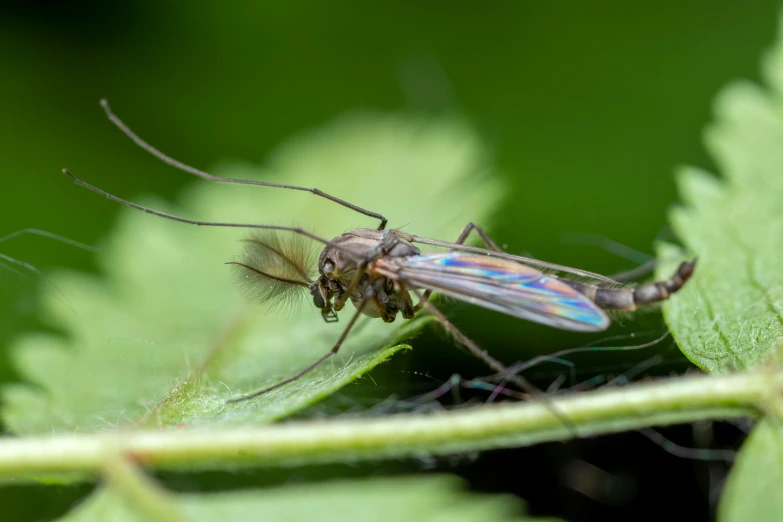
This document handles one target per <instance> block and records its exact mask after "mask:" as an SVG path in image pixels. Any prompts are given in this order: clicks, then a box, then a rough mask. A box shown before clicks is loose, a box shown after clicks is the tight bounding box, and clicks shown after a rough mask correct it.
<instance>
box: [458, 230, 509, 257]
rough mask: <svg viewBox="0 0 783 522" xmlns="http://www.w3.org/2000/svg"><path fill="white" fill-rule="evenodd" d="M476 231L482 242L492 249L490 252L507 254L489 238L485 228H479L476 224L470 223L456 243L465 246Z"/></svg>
mask: <svg viewBox="0 0 783 522" xmlns="http://www.w3.org/2000/svg"><path fill="white" fill-rule="evenodd" d="M473 230H475V231H476V233H477V234H478V235H479V237H480V238H481V240H482V241H483V242H484V243H485V244H486V245H487V246H488V247H489V248H490V250H494V251H495V252H500V253H502V254H505V252H504V251H503V249H501V248H500V247H499V246H497V245H496V244H495V242H494V241H492V239H491V238H490V237H489V234H487V233H486V232H485V231H484V229H483V228H481V227H480V226H478V225H477V224H475V223H472V222H471V223H468V225H467V226H466V227H465V229H464V230H463V231H462V233H461V234H460V235H459V237H458V238H457V240H456V241H455V243H456V244H458V245H464V244H465V240H467V239H468V236H469V235H470V232H471V231H473Z"/></svg>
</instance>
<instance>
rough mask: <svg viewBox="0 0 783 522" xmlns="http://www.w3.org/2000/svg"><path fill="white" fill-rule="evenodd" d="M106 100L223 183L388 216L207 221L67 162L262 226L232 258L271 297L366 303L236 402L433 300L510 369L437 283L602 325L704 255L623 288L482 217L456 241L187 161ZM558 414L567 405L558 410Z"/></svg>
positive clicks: (504, 306)
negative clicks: (344, 223)
mask: <svg viewBox="0 0 783 522" xmlns="http://www.w3.org/2000/svg"><path fill="white" fill-rule="evenodd" d="M101 105H102V106H103V108H104V110H105V111H106V115H107V116H108V118H109V119H110V120H111V121H112V122H113V123H114V124H115V125H116V126H117V127H118V128H119V129H120V130H122V131H123V132H124V133H125V134H126V135H127V136H128V137H130V138H131V139H132V140H133V141H134V142H135V143H136V144H137V145H139V146H140V147H142V148H143V149H145V150H146V151H147V152H149V153H151V154H152V155H153V156H155V157H157V158H158V159H160V160H162V161H164V162H165V163H167V164H169V165H172V166H174V167H176V168H178V169H180V170H183V171H185V172H187V173H190V174H193V175H196V176H199V177H201V178H204V179H208V180H211V181H217V182H221V183H239V184H246V185H260V186H265V187H276V188H285V189H291V190H301V191H307V192H311V193H313V194H315V195H317V196H320V197H322V198H326V199H329V200H331V201H334V202H335V203H338V204H340V205H342V206H344V207H347V208H350V209H352V210H354V211H356V212H358V213H360V214H364V215H365V216H369V217H372V218H375V219H377V220H379V221H380V223H379V224H378V227H377V228H374V229H373V228H357V229H356V230H353V231H351V232H348V233H345V234H341V235H339V236H338V237H336V238H334V239H332V240H328V239H325V238H322V237H319V236H317V235H315V234H312V233H310V232H308V231H306V230H304V229H302V228H298V227H285V226H274V225H259V224H247V223H222V222H210V221H198V220H192V219H186V218H183V217H179V216H175V215H171V214H166V213H163V212H159V211H157V210H153V209H150V208H146V207H143V206H141V205H137V204H135V203H132V202H130V201H126V200H124V199H120V198H118V197H117V196H114V195H112V194H109V193H108V192H106V191H104V190H101V189H99V188H97V187H95V186H93V185H90V184H88V183H86V182H84V181H82V180H80V179H78V178H76V177H75V176H74V175H73V174H71V173H70V172H69V171H68V170H67V169H63V172H64V173H66V174H67V175H68V176H70V177H71V179H72V180H73V181H74V182H75V183H76V184H78V185H81V186H82V187H85V188H88V189H90V190H92V191H93V192H96V193H98V194H101V195H103V196H105V197H107V198H109V199H111V200H113V201H116V202H118V203H122V204H123V205H127V206H129V207H133V208H136V209H138V210H142V211H144V212H147V213H149V214H153V215H156V216H160V217H163V218H166V219H172V220H175V221H181V222H183V223H189V224H192V225H200V226H213V227H240V228H252V229H260V231H259V232H257V233H255V234H254V235H253V236H251V237H250V238H248V239H246V240H245V241H246V248H245V251H244V254H243V257H242V260H241V261H239V262H230V263H229V264H232V265H234V267H235V269H236V270H237V272H238V276H239V279H240V281H241V282H242V283H246V284H248V285H249V286H248V288H249V289H250V290H251V291H253V292H254V293H255V295H256V296H257V297H260V298H263V299H271V298H274V297H279V296H281V295H283V294H284V293H285V292H286V291H287V290H288V289H294V290H296V289H302V290H306V291H307V292H309V294H310V295H311V296H312V300H313V304H314V305H315V306H316V307H318V308H320V310H321V314H322V316H323V319H324V320H325V321H327V322H333V321H337V314H336V312H339V311H340V310H342V309H343V307H344V306H345V304H346V303H347V302H348V301H350V302H351V304H352V305H353V307H354V308H355V309H356V311H355V312H354V314H353V315H352V317H351V319H350V320H349V321H348V324H347V325H346V327H345V328H344V329H343V331H342V334H340V336H339V338H338V339H337V342H336V343H335V344H334V346H333V347H332V349H331V350H330V351H329V352H327V353H325V354H324V355H323V356H321V357H319V358H318V359H317V360H315V361H313V362H312V363H311V364H310V365H308V366H307V367H306V368H304V369H302V370H301V371H300V372H299V373H297V374H296V375H294V376H292V377H289V378H287V379H285V380H283V381H281V382H278V383H277V384H275V385H273V386H270V387H268V388H265V389H263V390H261V391H259V392H256V393H253V394H251V395H246V396H243V397H239V398H236V399H232V400H230V401H228V402H238V401H243V400H247V399H251V398H253V397H257V396H259V395H262V394H265V393H267V392H269V391H272V390H274V389H276V388H279V387H281V386H284V385H286V384H288V383H291V382H293V381H296V380H297V379H299V378H300V377H302V376H303V375H305V374H306V373H308V372H309V371H311V370H313V369H314V368H315V367H316V366H318V365H319V364H321V363H322V362H323V361H325V360H326V359H328V358H329V357H331V356H332V355H334V354H336V353H337V352H338V350H339V349H340V346H341V345H342V343H343V341H344V340H345V339H346V337H347V336H348V334H349V333H350V331H351V328H352V327H353V326H354V325H355V324H356V321H357V320H358V318H359V316H360V315H366V316H369V317H378V318H381V319H382V320H383V321H386V322H391V321H394V320H395V318H396V317H397V315H398V314H400V315H402V317H403V318H405V319H411V318H412V317H414V315H415V314H416V313H417V312H419V311H420V310H422V309H424V310H426V311H428V312H430V313H431V314H433V315H434V316H435V317H436V318H437V319H438V320H439V321H440V323H441V324H442V326H443V327H444V328H445V329H446V330H447V331H448V332H450V333H451V334H452V335H454V337H455V338H456V339H457V340H458V341H459V342H460V343H461V344H463V345H464V346H465V347H466V348H468V349H469V350H470V351H471V352H472V353H473V354H474V355H475V356H477V357H478V358H480V359H481V360H482V361H484V362H485V363H486V364H487V365H488V366H489V367H490V368H492V369H493V370H494V371H497V372H499V373H503V374H505V373H506V372H507V369H506V367H505V366H504V365H503V364H502V363H500V362H499V361H497V360H496V359H494V358H493V357H491V356H490V355H489V354H487V353H486V352H485V351H484V350H482V349H481V348H479V347H478V346H477V345H476V344H475V343H474V342H473V341H472V340H470V339H469V338H468V337H466V336H465V335H464V334H463V333H462V332H460V331H459V330H458V329H457V328H456V327H455V326H454V325H453V324H451V322H449V320H448V319H447V318H446V316H445V315H444V314H443V313H442V312H441V311H440V310H439V309H438V308H437V307H436V306H435V305H434V304H433V303H432V302H430V301H429V296H430V295H431V293H432V292H439V293H441V294H443V295H446V296H450V297H452V298H455V299H459V300H462V301H465V302H468V303H471V304H474V305H477V306H481V307H484V308H488V309H490V310H495V311H498V312H502V313H505V314H508V315H511V316H514V317H519V318H521V319H526V320H528V321H534V322H537V323H541V324H545V325H548V326H552V327H555V328H560V329H564V330H575V331H581V332H598V331H601V330H604V329H606V328H607V327H608V326H609V318H608V316H607V314H606V312H605V310H621V311H633V310H636V309H637V308H638V307H639V306H642V305H645V304H649V303H654V302H658V301H662V300H665V299H668V298H669V296H671V294H673V293H674V292H676V291H677V290H679V289H680V288H681V287H682V286H683V285H684V284H685V283H686V281H687V280H688V279H689V278H690V277H691V275H692V273H693V269H694V266H695V261H691V262H686V263H682V264H681V265H680V266H679V268H678V269H677V270H676V272H675V273H674V274H673V275H672V277H671V278H670V279H668V280H666V281H659V282H655V283H652V284H648V285H644V286H640V287H638V288H631V287H620V286H619V283H618V282H617V281H615V280H613V279H610V278H607V277H605V276H602V275H599V274H594V273H591V272H586V271H583V270H578V269H575V268H569V267H565V266H562V265H556V264H553V263H547V262H543V261H539V260H536V259H529V258H525V257H520V256H515V255H511V254H507V253H505V252H503V251H502V250H501V249H500V248H498V246H497V245H495V243H494V242H493V241H492V240H491V239H490V238H489V236H488V235H487V234H486V233H485V232H484V230H483V229H482V228H481V227H479V226H478V225H475V224H473V223H468V224H467V225H466V226H465V229H464V230H463V231H462V233H461V234H460V235H459V237H458V238H457V239H456V240H455V241H454V242H447V241H440V240H436V239H429V238H424V237H419V236H415V235H412V234H408V233H404V232H401V231H399V230H386V229H385V228H386V222H387V220H386V218H385V217H383V216H382V215H381V214H378V213H376V212H372V211H370V210H367V209H364V208H361V207H359V206H357V205H353V204H351V203H349V202H347V201H344V200H342V199H339V198H336V197H334V196H331V195H329V194H326V193H324V192H321V191H320V190H317V189H314V188H306V187H299V186H293V185H282V184H276V183H267V182H262V181H251V180H241V179H230V178H222V177H218V176H214V175H212V174H208V173H207V172H204V171H201V170H198V169H196V168H193V167H190V166H188V165H185V164H183V163H181V162H179V161H177V160H175V159H173V158H170V157H168V156H166V155H165V154H163V153H162V152H160V151H159V150H157V149H155V148H154V147H152V146H151V145H149V144H148V143H147V142H145V141H144V140H142V139H141V138H139V136H137V135H136V134H135V133H134V132H133V131H132V130H131V129H130V128H128V126H127V125H125V124H124V123H123V122H122V121H121V120H120V119H119V118H118V117H117V116H116V115H115V114H114V113H113V112H112V111H111V108H110V107H109V104H108V103H107V102H106V100H101ZM278 231H282V232H289V233H292V234H295V235H298V236H300V237H301V238H308V239H311V240H314V241H317V242H320V243H322V244H323V245H324V248H323V250H322V251H321V254H320V256H319V258H318V263H317V269H318V270H317V274H314V275H311V273H312V272H313V268H314V267H313V266H312V265H310V264H308V259H307V255H306V252H307V248H306V245H304V244H303V243H302V241H289V242H285V241H281V240H280V238H279V236H278V234H277V232H278ZM473 231H475V232H476V233H477V234H478V235H479V237H480V238H481V239H482V240H483V241H484V243H485V244H486V246H487V248H478V247H472V246H468V245H465V244H464V243H465V241H466V240H467V238H468V236H469V235H470V233H471V232H473ZM416 244H425V245H432V246H436V247H443V248H446V249H449V251H447V252H442V253H434V254H422V253H421V251H420V250H419V248H417V247H416ZM554 272H561V273H565V274H571V275H572V276H578V277H579V278H581V281H575V280H568V279H564V278H561V277H558V276H556V275H554ZM414 298H415V302H414ZM505 378H506V379H507V380H509V381H511V382H513V383H514V384H515V385H517V386H519V387H520V388H522V389H523V390H524V391H526V392H529V393H534V392H537V391H538V390H536V389H535V387H533V386H532V385H531V384H530V383H528V382H527V381H526V380H525V379H524V378H522V377H521V376H518V375H511V374H507V375H506V377H505ZM553 413H555V414H557V413H556V412H554V411H553ZM558 416H559V417H560V415H558ZM561 418H562V417H561Z"/></svg>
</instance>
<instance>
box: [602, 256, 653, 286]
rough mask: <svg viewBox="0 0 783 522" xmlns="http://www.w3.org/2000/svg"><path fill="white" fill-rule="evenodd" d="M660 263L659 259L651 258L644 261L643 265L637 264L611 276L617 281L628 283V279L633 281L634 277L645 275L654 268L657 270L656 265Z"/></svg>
mask: <svg viewBox="0 0 783 522" xmlns="http://www.w3.org/2000/svg"><path fill="white" fill-rule="evenodd" d="M657 264H658V260H657V259H650V260H649V261H647V262H645V263H642V264H641V265H639V266H637V267H636V268H632V269H630V270H626V271H625V272H619V273H617V274H613V275H611V276H609V277H611V278H612V279H614V280H615V281H617V282H618V283H627V282H628V281H631V280H633V279H637V278H639V277H642V276H645V275H647V274H651V273H652V272H653V270H655V267H656V265H657Z"/></svg>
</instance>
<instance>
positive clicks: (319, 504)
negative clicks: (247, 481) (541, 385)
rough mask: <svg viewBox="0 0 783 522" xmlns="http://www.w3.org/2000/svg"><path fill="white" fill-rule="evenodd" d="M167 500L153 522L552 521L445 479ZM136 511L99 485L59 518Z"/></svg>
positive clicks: (69, 521)
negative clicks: (167, 511)
mask: <svg viewBox="0 0 783 522" xmlns="http://www.w3.org/2000/svg"><path fill="white" fill-rule="evenodd" d="M167 501H168V502H169V503H170V507H171V508H172V511H173V512H174V513H175V514H174V515H172V516H169V517H167V518H162V517H160V518H158V519H157V520H181V521H200V520H204V521H210V522H212V521H215V520H221V521H226V522H235V521H241V520H248V521H250V520H252V521H256V520H286V521H292V522H293V521H299V520H301V521H303V522H312V521H313V520H318V521H323V522H328V521H336V522H338V521H339V522H350V521H353V520H356V521H365V520H377V521H379V522H382V521H387V520H388V521H395V522H396V521H400V520H417V521H419V520H420V521H450V522H469V521H482V522H485V521H486V522H490V521H493V520H497V521H501V520H504V521H506V520H509V521H519V522H522V521H525V520H528V521H533V520H535V521H538V522H545V520H549V521H550V522H555V520H554V519H541V518H535V519H534V518H529V517H526V516H524V514H523V507H524V505H523V504H522V503H521V502H520V501H518V500H517V499H515V498H513V497H510V496H498V495H492V496H489V495H477V494H473V493H467V492H465V491H463V490H462V483H461V481H459V480H456V479H455V478H454V477H450V476H429V477H399V478H383V479H366V480H352V481H334V482H329V483H324V484H313V485H301V486H287V487H280V488H271V489H266V490H251V491H241V492H232V493H200V494H181V495H176V496H173V495H167ZM144 507H145V506H142V505H139V503H138V502H132V501H129V499H128V498H126V497H123V494H122V492H120V491H118V490H117V489H116V488H112V489H108V488H103V489H102V490H100V491H98V492H97V493H95V494H94V495H93V496H92V497H91V498H90V499H89V500H87V501H86V502H85V503H83V504H82V505H80V506H79V507H78V508H76V509H75V510H74V511H73V512H72V513H70V514H69V515H67V516H66V517H64V518H62V519H61V520H62V522H87V521H93V520H112V521H117V522H124V521H127V522H131V521H147V520H156V519H153V518H151V517H149V515H148V512H147V511H145V510H144Z"/></svg>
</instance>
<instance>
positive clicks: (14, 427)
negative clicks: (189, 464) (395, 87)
mask: <svg viewBox="0 0 783 522" xmlns="http://www.w3.org/2000/svg"><path fill="white" fill-rule="evenodd" d="M128 146H129V147H131V146H132V144H130V143H129V144H128ZM139 153H140V154H142V152H139ZM183 159H184V158H183ZM488 162H489V157H488V154H487V151H486V150H485V149H484V148H483V147H482V145H481V144H480V143H479V141H478V140H477V138H476V136H475V135H474V134H473V132H472V131H471V130H470V129H469V128H468V127H466V126H465V125H464V124H463V123H461V122H460V121H458V120H453V119H440V120H427V119H414V118H410V117H405V116H378V115H372V114H358V115H353V116H346V117H343V118H341V119H338V120H336V121H334V122H332V123H331V124H329V125H327V126H325V127H324V128H322V129H319V130H315V131H313V132H310V133H308V134H305V135H302V136H300V137H297V138H294V139H291V140H290V141H289V142H287V143H286V144H284V145H283V146H282V147H281V148H280V149H279V150H278V151H277V153H275V154H274V155H273V156H272V158H271V160H270V162H269V166H270V170H269V171H265V170H263V169H260V168H257V167H252V166H248V165H244V166H243V165H228V166H223V167H221V168H219V169H217V170H216V173H217V174H220V175H223V176H228V177H236V178H249V179H264V180H267V181H279V182H284V183H289V184H299V185H304V186H317V187H318V188H320V189H322V190H325V191H326V192H329V193H331V194H334V195H336V196H338V197H340V198H343V199H347V200H349V201H351V202H353V203H355V204H358V205H361V206H364V207H368V208H371V209H374V210H377V211H380V212H382V213H384V214H385V215H386V216H387V217H388V218H389V219H390V221H389V226H390V227H400V226H402V227H404V229H405V230H409V231H411V232H414V233H416V234H418V235H424V236H430V237H437V238H444V239H449V240H452V239H456V237H457V235H458V234H459V232H460V231H461V229H462V228H463V227H464V226H465V224H466V223H467V222H468V221H478V222H482V223H486V222H487V217H488V211H489V210H490V208H489V205H491V203H492V202H493V201H496V200H497V198H498V196H499V194H500V189H499V185H498V184H497V182H496V181H495V180H494V178H493V177H492V176H491V172H489V167H488ZM272 172H274V174H272ZM76 174H77V175H79V176H83V177H84V178H86V179H89V173H87V172H85V173H76ZM171 175H172V176H176V175H182V174H181V173H177V172H176V171H172V173H171ZM62 183H63V185H64V187H63V190H77V189H78V188H76V187H72V186H70V185H67V180H66V178H63V179H62ZM105 188H106V189H109V190H111V187H105ZM95 197H99V196H97V195H96V196H95ZM137 199H138V198H137ZM180 201H181V203H180V205H178V206H177V207H173V206H172V205H169V204H166V203H164V202H162V201H159V200H157V199H154V198H146V199H142V200H141V201H140V202H141V203H142V204H146V205H148V206H152V207H155V208H157V209H160V210H164V211H169V212H172V213H176V214H180V215H184V216H190V217H194V218H198V219H203V220H213V221H232V222H248V223H268V224H278V225H292V224H296V225H300V226H303V227H305V228H307V229H308V230H311V231H313V232H315V233H318V234H321V235H324V236H327V237H328V238H332V237H335V236H337V235H339V234H341V233H343V232H344V231H346V230H351V229H353V228H356V227H360V226H367V227H373V226H377V222H374V221H373V220H371V219H369V218H366V217H365V216H361V215H359V214H356V213H354V212H352V211H350V210H349V209H346V208H344V207H340V206H338V205H336V204H334V203H331V202H329V201H326V200H323V199H321V198H318V197H316V196H313V195H311V194H308V193H306V192H305V193H303V192H296V191H283V190H279V189H271V188H264V187H247V186H230V185H229V186H227V185H221V184H215V183H208V182H203V181H200V180H199V181H195V182H194V183H193V184H192V185H191V186H190V187H189V188H188V190H186V191H185V192H184V193H183V195H182V197H181V200H180ZM107 204H109V203H107ZM243 237H245V232H244V231H242V230H237V229H215V228H211V229H210V228H199V227H195V226H190V225H185V224H182V223H176V222H171V221H167V220H164V219H160V218H157V217H155V216H149V215H147V214H144V213H141V212H138V211H134V210H131V209H126V211H124V212H123V213H121V217H120V221H119V223H118V225H117V229H116V230H115V232H114V233H113V235H112V236H111V238H110V240H109V241H108V242H107V244H106V245H105V247H104V249H103V252H102V254H101V257H100V263H101V265H102V267H103V271H104V273H105V276H104V277H94V276H91V275H86V274H81V273H71V272H66V273H60V274H56V275H55V276H54V277H52V280H53V282H54V283H55V284H56V285H57V286H58V287H59V288H60V289H61V290H62V292H63V294H64V295H65V296H66V297H67V300H68V302H69V303H70V305H71V306H72V307H73V310H71V309H68V308H67V307H65V306H64V305H63V303H62V302H61V301H57V300H55V299H52V298H49V297H48V296H43V309H44V311H45V316H46V319H47V320H48V322H49V323H51V324H52V325H53V326H54V327H56V328H59V329H61V330H62V331H63V332H64V336H60V335H51V334H43V333H33V334H30V335H27V336H25V337H23V338H21V339H19V340H18V341H17V342H16V343H15V344H14V345H13V346H12V354H13V357H14V360H15V363H16V366H17V367H18V369H19V371H20V372H21V374H22V375H23V376H24V377H25V378H26V379H27V380H28V381H29V382H30V385H12V386H6V387H5V389H4V390H3V399H4V403H5V408H4V410H3V419H4V422H5V424H6V426H7V427H8V428H9V429H10V430H11V431H13V432H14V433H17V434H32V433H52V432H58V431H63V430H65V431H72V430H76V431H95V430H102V429H107V428H111V427H114V426H117V425H120V426H123V425H136V426H140V427H161V428H162V427H168V426H177V425H180V424H185V425H187V426H200V425H227V424H240V425H247V424H253V423H266V422H270V421H273V420H276V419H280V418H283V417H286V416H289V415H291V414H293V413H295V412H297V411H299V410H301V409H302V408H305V407H307V406H308V405H310V404H313V403H314V402H316V401H318V400H319V399H321V398H323V397H325V396H327V395H329V394H330V393H333V392H335V391H336V390H338V389H340V388H341V387H343V386H345V385H346V384H348V383H350V382H352V381H354V380H355V379H356V378H357V377H359V376H360V375H362V374H364V373H366V372H367V371H369V370H371V369H372V368H373V367H374V366H376V365H377V364H379V363H381V362H383V361H384V360H385V359H386V358H388V357H389V356H391V355H392V354H393V353H394V352H396V351H398V350H400V349H402V348H405V346H404V345H399V344H397V343H396V340H398V339H401V338H405V337H408V336H410V334H411V333H413V332H414V331H415V330H416V329H417V328H419V327H420V326H421V325H422V319H416V320H413V321H405V322H404V323H407V324H403V325H400V323H401V322H403V321H402V319H401V318H400V319H398V322H397V323H394V324H384V323H383V322H382V321H380V320H372V319H370V318H363V321H362V322H360V323H359V324H358V325H357V326H358V330H357V331H356V332H354V333H352V334H351V335H350V336H349V338H348V341H347V342H346V343H345V345H344V346H343V348H342V349H341V351H340V354H339V356H338V357H335V358H333V360H331V361H327V362H326V363H325V364H324V365H322V367H320V368H319V369H318V370H317V371H314V372H313V373H311V374H309V375H308V376H307V377H306V378H304V379H302V380H300V381H298V382H295V383H292V384H291V385H289V386H287V387H284V388H281V389H279V390H277V391H275V392H272V393H269V394H267V395H265V396H262V397H260V398H258V399H255V400H253V401H247V402H243V403H238V404H235V405H231V406H224V404H223V401H225V400H226V399H228V398H232V397H237V396H240V395H242V394H247V393H250V392H253V391H256V390H258V389H260V388H262V387H264V386H266V385H269V384H272V383H274V382H276V381H278V380H280V379H282V378H285V377H288V376H291V375H292V374H294V373H296V371H298V370H299V369H301V368H303V367H304V366H306V365H307V364H308V363H310V362H311V361H313V360H314V359H316V358H317V357H318V356H320V355H322V354H324V353H326V352H327V351H328V350H329V349H330V348H331V346H332V345H333V344H334V342H335V341H336V339H337V337H338V336H339V335H340V333H341V331H342V327H344V325H345V320H346V318H347V314H350V313H352V312H353V310H352V309H351V306H350V305H349V306H348V307H346V310H345V311H343V312H342V314H341V317H342V322H341V323H338V324H336V325H335V324H325V323H324V322H323V321H322V319H321V317H320V314H319V313H318V311H317V309H315V308H314V307H312V305H311V304H310V303H309V301H308V302H304V303H302V306H301V307H299V308H298V309H297V310H296V311H294V312H292V311H291V310H280V309H271V310H270V309H268V308H264V307H263V306H257V305H249V304H248V303H246V302H245V301H244V300H243V299H242V297H241V296H240V293H239V292H238V291H237V289H236V288H235V285H234V282H233V280H232V277H231V273H230V270H229V267H228V266H226V265H225V264H224V263H225V262H226V261H229V260H231V259H232V258H233V257H234V256H235V255H237V254H239V253H240V251H241V246H242V245H241V243H239V242H238V240H240V239H242V238H243ZM308 305H309V306H308ZM384 347H386V348H384ZM382 348H383V349H382Z"/></svg>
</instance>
